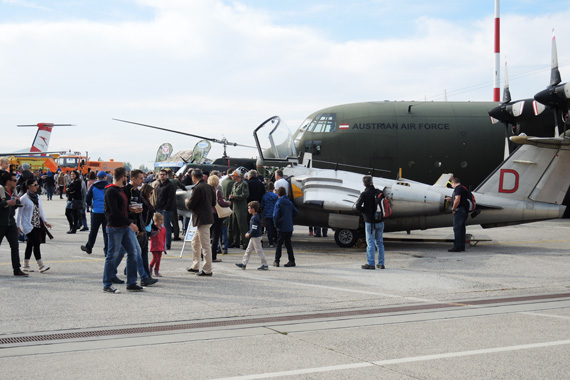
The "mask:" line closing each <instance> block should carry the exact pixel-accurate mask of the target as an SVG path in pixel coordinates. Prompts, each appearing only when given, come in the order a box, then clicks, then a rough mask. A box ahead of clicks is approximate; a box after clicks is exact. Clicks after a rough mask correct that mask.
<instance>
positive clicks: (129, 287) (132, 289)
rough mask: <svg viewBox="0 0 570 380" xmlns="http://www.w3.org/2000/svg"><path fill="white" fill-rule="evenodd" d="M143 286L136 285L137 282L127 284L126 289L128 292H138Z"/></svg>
mask: <svg viewBox="0 0 570 380" xmlns="http://www.w3.org/2000/svg"><path fill="white" fill-rule="evenodd" d="M143 289H144V288H143V287H142V286H138V285H137V284H132V285H127V290H128V291H129V292H140V291H142V290H143Z"/></svg>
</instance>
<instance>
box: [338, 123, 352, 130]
mask: <svg viewBox="0 0 570 380" xmlns="http://www.w3.org/2000/svg"><path fill="white" fill-rule="evenodd" d="M349 127H350V124H341V125H339V126H338V129H348V128H349Z"/></svg>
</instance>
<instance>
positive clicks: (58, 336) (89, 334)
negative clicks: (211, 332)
mask: <svg viewBox="0 0 570 380" xmlns="http://www.w3.org/2000/svg"><path fill="white" fill-rule="evenodd" d="M559 298H570V293H563V294H544V295H536V296H522V297H509V298H489V299H483V300H474V301H456V302H448V303H437V304H421V305H411V306H410V305H407V306H393V307H383V308H375V309H364V310H345V311H333V312H322V313H312V314H297V315H285V316H275V317H258V318H247V319H228V320H221V321H212V322H194V323H181V324H173V325H157V326H142V327H132V328H115V329H108V330H91V331H78V332H66V333H53V334H43V335H29V336H26V335H22V336H14V337H6V338H0V345H2V344H18V343H33V342H43V341H54V340H65V339H78V338H93V337H104V336H113V335H115V336H119V335H131V334H145V333H157V332H166V331H176V330H191V329H200V328H212V327H228V326H240V325H249V324H261V323H272V322H292V321H302V320H311V319H320V318H338V317H352V316H362V315H371V314H387V313H397V312H407V311H423V310H436V309H449V308H455V307H464V306H475V305H492V304H498V303H509V302H526V301H539V300H549V299H559Z"/></svg>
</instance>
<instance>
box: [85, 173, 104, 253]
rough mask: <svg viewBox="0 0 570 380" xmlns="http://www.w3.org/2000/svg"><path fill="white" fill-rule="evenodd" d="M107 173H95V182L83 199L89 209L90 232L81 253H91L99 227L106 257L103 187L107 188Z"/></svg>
mask: <svg viewBox="0 0 570 380" xmlns="http://www.w3.org/2000/svg"><path fill="white" fill-rule="evenodd" d="M107 185H108V183H107V173H105V172H104V171H103V170H101V171H100V172H99V173H97V182H95V183H94V184H93V185H91V187H90V188H89V191H87V196H86V197H85V202H86V203H87V205H88V206H89V207H91V230H90V231H89V238H88V240H87V244H85V245H82V246H81V250H82V251H83V252H87V253H89V254H90V253H91V252H92V250H93V246H94V245H95V240H97V234H98V233H99V227H100V226H102V227H103V240H104V242H105V245H104V248H103V251H104V252H105V256H107V247H108V239H107V228H106V227H107V220H106V219H105V208H104V205H105V186H107Z"/></svg>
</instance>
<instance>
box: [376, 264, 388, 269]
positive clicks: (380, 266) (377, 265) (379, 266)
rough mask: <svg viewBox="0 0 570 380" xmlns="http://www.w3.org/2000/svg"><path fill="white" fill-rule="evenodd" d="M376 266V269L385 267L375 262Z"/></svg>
mask: <svg viewBox="0 0 570 380" xmlns="http://www.w3.org/2000/svg"><path fill="white" fill-rule="evenodd" d="M376 268H378V269H386V267H385V266H384V265H381V264H376Z"/></svg>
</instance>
